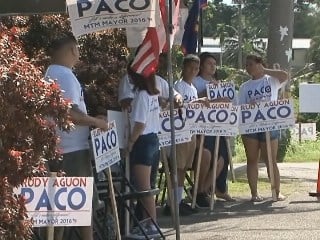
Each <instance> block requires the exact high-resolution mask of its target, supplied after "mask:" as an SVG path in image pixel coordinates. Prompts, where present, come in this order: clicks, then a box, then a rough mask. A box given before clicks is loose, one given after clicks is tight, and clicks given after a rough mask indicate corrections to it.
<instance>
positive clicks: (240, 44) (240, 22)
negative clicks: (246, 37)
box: [238, 0, 243, 69]
mask: <svg viewBox="0 0 320 240" xmlns="http://www.w3.org/2000/svg"><path fill="white" fill-rule="evenodd" d="M238 14H239V25H238V40H239V43H238V44H239V52H238V68H239V69H242V68H243V63H242V42H243V40H242V0H240V1H239V13H238Z"/></svg>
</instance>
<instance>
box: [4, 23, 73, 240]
mask: <svg viewBox="0 0 320 240" xmlns="http://www.w3.org/2000/svg"><path fill="white" fill-rule="evenodd" d="M0 33H1V34H0V46H1V48H0V164H1V169H0V239H6V240H17V239H19V240H24V239H30V238H31V234H32V232H31V221H30V220H28V218H27V215H26V209H25V205H24V199H23V197H21V196H15V195H13V188H14V187H18V186H19V185H21V184H22V183H23V181H24V180H25V179H26V178H30V177H32V176H34V175H35V174H43V173H44V170H45V169H44V159H48V160H51V159H58V158H59V156H60V154H59V149H57V144H58V138H57V137H56V132H55V127H56V126H58V127H60V128H63V129H65V130H68V129H69V128H70V126H71V123H70V121H69V119H68V117H67V113H68V109H69V108H70V104H69V103H68V102H67V101H65V100H63V98H62V95H61V91H60V88H59V86H58V85H57V84H56V83H55V82H54V81H52V82H51V83H48V82H46V81H44V79H43V78H42V76H43V75H42V73H41V71H40V70H39V69H38V68H37V67H35V66H34V65H33V64H32V63H31V62H30V61H29V60H28V58H27V57H26V55H25V54H24V52H23V47H22V44H21V42H20V40H19V36H20V34H21V32H20V30H19V28H15V27H13V28H11V29H8V28H6V27H5V26H4V25H2V24H1V23H0Z"/></svg>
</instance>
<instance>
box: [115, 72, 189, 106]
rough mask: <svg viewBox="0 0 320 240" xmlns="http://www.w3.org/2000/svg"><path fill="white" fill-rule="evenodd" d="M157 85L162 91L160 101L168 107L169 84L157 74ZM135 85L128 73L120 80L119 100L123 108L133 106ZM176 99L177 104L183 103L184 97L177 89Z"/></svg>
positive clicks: (175, 92) (174, 92) (174, 93)
mask: <svg viewBox="0 0 320 240" xmlns="http://www.w3.org/2000/svg"><path fill="white" fill-rule="evenodd" d="M155 78H156V87H157V89H158V90H159V91H160V93H159V102H160V105H161V106H162V107H164V108H165V107H166V106H167V104H168V100H169V84H168V82H167V81H166V80H165V79H163V78H162V77H160V76H158V75H156V76H155ZM133 88H134V86H133V84H132V83H131V81H130V77H129V75H128V74H126V75H124V76H123V78H122V79H121V80H120V84H119V88H118V102H119V103H120V106H121V108H122V109H128V110H130V108H131V102H132V100H133V99H134V97H135V96H136V92H135V91H134V90H133ZM173 96H174V101H175V103H176V104H177V105H179V106H180V105H182V102H183V98H182V97H181V95H180V94H179V93H178V92H177V91H175V90H174V91H173Z"/></svg>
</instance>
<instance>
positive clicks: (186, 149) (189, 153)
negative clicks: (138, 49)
mask: <svg viewBox="0 0 320 240" xmlns="http://www.w3.org/2000/svg"><path fill="white" fill-rule="evenodd" d="M199 64H200V59H199V57H198V56H196V55H193V54H190V55H187V56H185V58H184V59H183V69H182V79H180V80H179V81H177V82H176V84H175V89H176V91H177V92H178V93H180V94H181V95H182V97H183V100H184V103H190V102H195V101H200V102H203V103H204V104H209V102H208V100H207V98H201V99H199V98H198V93H197V89H196V88H195V87H194V86H193V84H192V80H193V79H194V78H195V77H196V76H197V73H198V72H199ZM195 151H196V136H195V135H194V136H192V138H191V141H190V142H186V143H182V144H178V145H176V154H177V177H178V202H179V211H180V214H181V215H189V214H192V213H194V212H195V210H194V209H192V208H191V206H189V205H188V204H186V203H184V201H182V196H183V189H184V179H185V175H186V172H187V170H188V169H190V168H191V167H192V163H193V159H194V155H195ZM165 212H169V207H168V205H166V208H165Z"/></svg>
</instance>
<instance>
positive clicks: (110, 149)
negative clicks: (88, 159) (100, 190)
mask: <svg viewBox="0 0 320 240" xmlns="http://www.w3.org/2000/svg"><path fill="white" fill-rule="evenodd" d="M108 125H109V128H108V130H107V131H102V130H100V129H99V128H97V129H93V130H92V131H91V141H92V150H93V156H94V160H95V163H96V170H97V172H100V171H102V170H104V169H106V168H108V167H110V166H112V165H113V164H115V163H117V162H118V161H120V159H121V158H120V151H119V141H118V134H117V128H116V123H115V122H114V121H112V122H109V123H108Z"/></svg>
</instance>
